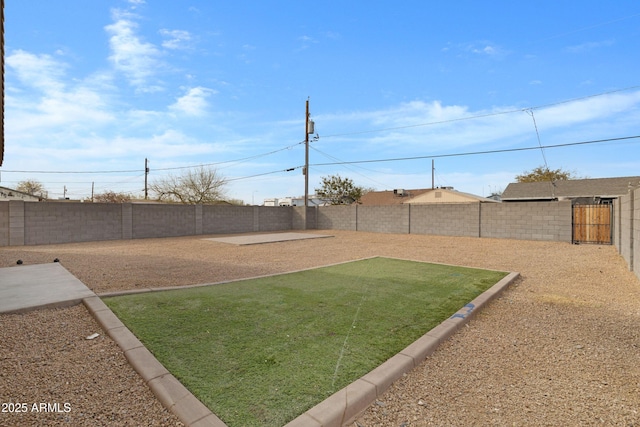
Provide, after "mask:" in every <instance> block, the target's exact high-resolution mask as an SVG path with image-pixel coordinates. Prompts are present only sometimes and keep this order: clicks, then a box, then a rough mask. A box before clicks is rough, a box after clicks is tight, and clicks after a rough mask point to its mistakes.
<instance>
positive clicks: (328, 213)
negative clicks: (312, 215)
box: [317, 205, 358, 231]
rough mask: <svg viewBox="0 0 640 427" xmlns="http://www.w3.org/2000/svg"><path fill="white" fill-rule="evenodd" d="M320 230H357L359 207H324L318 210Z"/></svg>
mask: <svg viewBox="0 0 640 427" xmlns="http://www.w3.org/2000/svg"><path fill="white" fill-rule="evenodd" d="M317 215H318V217H317V218H318V222H317V227H318V229H320V230H353V231H355V230H357V229H358V225H357V221H358V206H357V205H349V206H322V207H320V208H318V209H317Z"/></svg>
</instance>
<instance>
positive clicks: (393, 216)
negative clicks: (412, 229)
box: [357, 205, 410, 234]
mask: <svg viewBox="0 0 640 427" xmlns="http://www.w3.org/2000/svg"><path fill="white" fill-rule="evenodd" d="M357 209H358V223H357V229H358V231H370V232H373V233H398V234H402V233H409V209H410V207H409V205H391V206H358V208H357Z"/></svg>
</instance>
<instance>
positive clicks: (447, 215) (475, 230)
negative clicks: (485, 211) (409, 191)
mask: <svg viewBox="0 0 640 427" xmlns="http://www.w3.org/2000/svg"><path fill="white" fill-rule="evenodd" d="M410 221H411V224H410V226H411V230H410V232H411V233H413V234H436V235H442V236H469V237H480V203H464V204H460V203H456V204H437V205H411V211H410Z"/></svg>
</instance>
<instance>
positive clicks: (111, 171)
mask: <svg viewBox="0 0 640 427" xmlns="http://www.w3.org/2000/svg"><path fill="white" fill-rule="evenodd" d="M301 144H304V141H302V142H298V143H295V144H291V145H288V146H286V147H283V148H279V149H277V150H273V151H269V152H268V153H262V154H256V155H254V156H249V157H243V158H240V159H233V160H225V161H222V162H215V163H202V164H198V165H191V166H176V167H172V168H158V169H153V171H168V170H178V169H191V168H194V167H203V166H215V165H221V164H225V163H235V162H237V163H242V162H244V161H247V160H253V159H257V158H260V157H265V156H270V155H272V154H275V153H278V152H280V151H284V150H291V149H292V148H294V147H296V146H298V145H301ZM1 172H5V173H46V174H69V175H71V174H110V173H140V169H131V170H106V171H39V170H4V169H3V170H1Z"/></svg>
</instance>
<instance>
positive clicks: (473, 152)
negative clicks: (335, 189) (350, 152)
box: [309, 135, 640, 166]
mask: <svg viewBox="0 0 640 427" xmlns="http://www.w3.org/2000/svg"><path fill="white" fill-rule="evenodd" d="M634 138H640V135H636V136H625V137H621V138H608V139H598V140H594V141H582V142H570V143H566V144H554V145H542V146H538V147H522V148H505V149H503V150H486V151H469V152H465V153H451V154H435V155H425V156H413V157H396V158H390V159H376V160H353V161H348V162H335V163H315V164H312V165H309V166H330V165H341V164H349V165H353V164H359V163H382V162H400V161H406V160H420V159H438V158H443V157H462V156H475V155H480V154H496V153H511V152H516V151H529V150H539V149H540V148H560V147H572V146H577V145H587V144H597V143H600V142H613V141H624V140H629V139H634Z"/></svg>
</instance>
